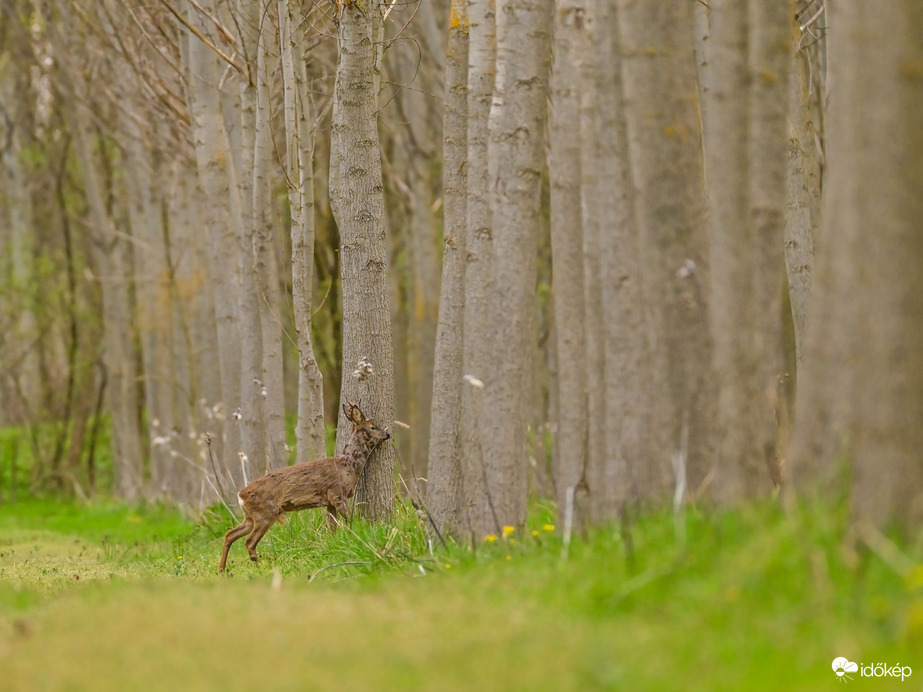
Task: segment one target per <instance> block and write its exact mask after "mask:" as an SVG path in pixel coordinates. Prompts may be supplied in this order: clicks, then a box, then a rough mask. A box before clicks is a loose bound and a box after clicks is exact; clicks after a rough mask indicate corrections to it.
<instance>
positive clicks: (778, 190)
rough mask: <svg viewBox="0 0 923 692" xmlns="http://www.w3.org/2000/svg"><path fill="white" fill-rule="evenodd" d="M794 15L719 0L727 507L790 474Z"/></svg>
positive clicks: (715, 142)
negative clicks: (788, 198) (787, 262)
mask: <svg viewBox="0 0 923 692" xmlns="http://www.w3.org/2000/svg"><path fill="white" fill-rule="evenodd" d="M789 22H790V17H789V15H788V13H787V10H786V8H785V6H784V5H782V4H776V5H773V6H772V7H769V6H767V7H765V8H763V7H762V3H759V2H756V3H754V4H753V6H752V9H751V11H750V12H748V9H747V7H746V6H742V5H740V4H739V3H734V2H716V3H713V4H712V34H711V41H710V47H709V50H710V52H711V55H712V58H713V65H712V68H711V69H712V76H713V78H714V85H713V87H712V90H711V91H710V92H709V95H710V96H711V98H710V100H709V103H708V105H707V111H706V112H707V113H708V123H709V125H708V131H709V132H710V133H713V134H712V136H711V137H709V138H708V139H706V140H705V152H706V165H707V179H708V186H709V187H708V195H709V214H710V249H711V266H712V293H711V301H712V306H711V307H712V338H713V340H714V344H715V352H714V363H715V373H716V376H717V379H718V383H719V395H718V419H719V420H718V424H719V427H720V434H719V435H718V438H717V439H718V458H717V464H718V467H717V475H716V478H715V485H714V490H715V494H716V497H717V498H718V500H719V501H720V502H725V503H731V502H737V501H740V500H742V499H745V498H750V497H757V496H759V495H761V494H765V493H766V492H768V490H770V489H771V488H772V482H773V481H775V482H778V480H779V476H778V472H777V466H776V458H775V434H776V425H775V403H776V381H777V378H778V377H779V376H780V375H781V372H780V371H781V354H782V342H781V313H780V308H781V302H780V298H781V295H780V285H781V279H782V274H783V271H784V264H783V243H782V213H783V209H784V208H785V195H786V185H785V171H786V155H785V149H784V148H783V147H784V145H785V134H786V95H787V91H786V88H785V87H786V78H787V69H788V64H789V59H788V54H787V51H786V39H787V36H788V33H789V28H790V24H789ZM742 94H744V95H745V97H744V98H741V95H742Z"/></svg>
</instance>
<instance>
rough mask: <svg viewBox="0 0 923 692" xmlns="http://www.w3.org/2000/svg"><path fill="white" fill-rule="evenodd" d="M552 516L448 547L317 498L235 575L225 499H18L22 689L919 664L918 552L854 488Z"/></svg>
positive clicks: (708, 679) (627, 683) (673, 678)
mask: <svg viewBox="0 0 923 692" xmlns="http://www.w3.org/2000/svg"><path fill="white" fill-rule="evenodd" d="M552 516H553V513H552V508H551V507H549V506H547V505H536V506H534V507H533V508H532V512H531V515H530V519H529V522H528V528H527V529H512V527H510V528H507V529H505V530H504V532H503V533H504V534H505V535H499V536H491V537H485V538H484V539H483V540H481V541H478V543H477V545H476V546H474V548H469V547H467V546H464V545H459V544H455V543H450V545H449V546H448V547H447V548H445V549H442V548H438V547H437V550H436V551H435V553H434V554H430V553H429V550H428V547H427V539H426V533H425V531H424V528H423V526H422V524H421V522H420V521H419V519H418V518H417V516H416V515H415V513H414V512H413V510H412V509H411V508H409V507H407V506H405V505H401V506H400V507H399V509H398V512H397V514H396V517H395V520H394V523H393V524H392V525H383V524H382V525H371V524H368V523H365V522H361V521H357V522H356V523H355V524H354V525H353V526H352V527H350V528H348V529H342V530H340V531H339V532H338V533H337V534H335V535H330V534H328V533H327V531H326V529H325V528H324V526H323V516H322V513H321V512H303V513H300V514H297V515H294V516H292V517H290V520H289V522H288V523H287V524H286V525H284V526H277V527H275V528H273V529H272V530H271V531H270V533H269V534H268V535H267V536H266V538H265V539H264V540H263V542H262V543H261V544H260V553H261V558H262V559H261V562H260V563H258V564H255V565H254V564H251V563H250V562H249V560H248V559H247V555H246V551H245V550H244V549H243V548H242V547H240V546H239V545H236V544H235V548H234V549H232V551H231V560H230V562H229V573H228V574H226V575H220V576H219V575H217V574H215V568H216V564H217V560H218V555H219V553H220V548H221V544H222V540H223V533H224V531H225V530H226V529H227V528H228V527H229V526H231V525H232V523H233V521H232V520H231V518H230V517H228V516H227V513H226V510H224V509H223V508H220V509H216V510H214V511H213V512H210V513H207V514H206V516H205V518H204V519H201V520H197V521H190V520H189V519H186V518H184V517H183V516H182V515H181V514H179V513H178V512H176V511H175V510H172V509H170V508H167V507H161V506H140V507H125V506H120V505H89V506H82V505H73V504H72V505H62V504H56V503H50V502H35V503H32V502H30V503H22V504H7V505H0V668H2V669H3V670H4V671H5V675H4V689H7V690H11V691H16V690H33V689H94V690H121V689H125V688H132V689H145V690H160V689H164V690H172V689H176V685H177V681H178V680H182V687H183V689H187V690H196V689H203V690H204V689H217V688H221V689H231V690H235V689H240V690H244V689H253V688H256V687H259V688H260V689H279V690H301V689H307V688H309V687H311V688H313V687H315V686H328V685H329V686H336V687H343V688H350V687H351V688H358V689H371V688H378V689H438V690H471V689H488V690H535V689H548V690H595V689H638V690H674V689H692V690H709V691H711V690H738V689H747V690H754V689H755V690H778V689H787V690H817V689H824V688H825V687H832V686H833V685H834V684H835V683H836V676H835V675H834V674H833V672H832V669H831V667H830V662H831V661H832V660H833V659H834V658H835V657H837V656H846V657H848V658H849V659H850V660H853V661H857V662H865V663H872V662H885V661H886V662H889V663H891V664H898V663H901V664H902V665H908V666H911V667H913V668H914V669H915V673H916V674H917V675H920V674H923V660H921V659H920V658H919V653H918V652H919V651H920V650H921V645H923V565H921V564H920V555H913V554H906V553H905V552H904V551H901V550H900V549H899V548H898V547H897V546H896V545H895V544H893V543H891V542H889V541H888V539H886V538H884V537H880V541H881V544H880V545H877V547H875V548H870V547H869V546H867V545H866V544H864V543H861V542H860V543H853V542H852V540H851V539H850V541H846V540H844V536H849V535H851V534H850V533H849V532H848V531H846V519H845V516H844V512H842V511H841V510H839V509H838V508H833V509H831V508H829V507H807V508H801V509H798V510H795V511H792V512H790V513H784V512H782V511H780V510H779V508H778V507H776V506H775V505H766V506H761V507H758V508H751V509H743V510H737V511H733V512H723V513H718V514H711V515H709V514H704V513H701V512H696V511H690V512H689V513H688V514H687V516H686V517H685V518H684V519H683V522H682V524H680V523H678V522H677V521H676V519H675V517H673V516H672V515H671V514H669V513H661V514H654V515H648V516H644V517H642V518H640V519H639V520H638V521H637V522H636V523H635V524H634V525H633V526H632V528H631V529H630V531H628V532H626V531H625V530H623V529H620V528H614V527H607V528H600V529H596V530H593V531H591V532H590V533H589V534H587V535H585V536H580V537H575V538H574V540H573V541H572V543H571V544H570V546H569V549H568V551H567V558H566V559H565V558H564V552H565V551H564V540H563V536H562V535H561V527H560V526H556V525H554V523H553V521H552ZM680 527H681V528H682V530H680ZM882 546H886V548H882ZM891 553H893V554H891ZM894 555H898V556H900V557H899V558H898V559H896V558H895V557H894ZM78 577H79V578H78ZM48 651H54V652H55V655H54V656H53V657H49V656H48V654H47V652H48ZM914 652H916V654H915V653H914ZM88 662H89V663H92V665H88ZM864 682H868V681H864ZM888 684H889V683H887V682H882V681H876V689H889V687H888ZM897 684H900V683H899V682H898V683H897Z"/></svg>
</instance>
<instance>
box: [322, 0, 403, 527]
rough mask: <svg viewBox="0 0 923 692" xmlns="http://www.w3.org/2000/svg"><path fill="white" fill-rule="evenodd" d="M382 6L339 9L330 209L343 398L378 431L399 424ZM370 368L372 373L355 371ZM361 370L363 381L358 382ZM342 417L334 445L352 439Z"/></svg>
mask: <svg viewBox="0 0 923 692" xmlns="http://www.w3.org/2000/svg"><path fill="white" fill-rule="evenodd" d="M381 21H382V17H381V4H380V3H379V2H372V3H369V2H364V3H362V4H360V3H359V2H356V1H355V0H354V1H352V2H350V1H348V0H344V2H343V4H342V5H341V8H340V11H339V27H338V32H337V40H338V45H339V56H338V59H337V74H336V83H335V86H334V101H333V122H332V125H331V146H330V207H331V210H332V211H333V216H334V219H335V220H336V222H337V226H338V227H339V229H340V277H341V280H342V296H343V384H342V393H341V398H342V400H343V403H345V402H346V401H347V400H352V401H355V402H362V403H363V404H364V405H363V410H364V412H365V413H366V415H367V416H368V417H370V418H372V419H374V420H375V421H376V422H377V423H378V424H379V425H381V426H390V425H391V423H392V422H393V419H394V357H393V353H392V344H391V312H390V307H389V297H388V280H387V269H388V255H387V248H386V244H385V228H384V196H383V194H382V173H381V153H380V151H379V143H378V118H377V115H378V84H379V74H380V54H379V46H380V42H381V38H380V24H381ZM361 360H366V361H368V362H370V363H371V365H372V369H373V373H372V374H366V373H364V372H362V368H359V367H357V365H358V363H359V362H360V361H361ZM354 370H359V373H358V374H359V375H360V377H353V371H354ZM349 430H350V424H349V423H348V421H347V420H346V417H345V414H343V413H341V414H340V418H339V424H338V426H337V447H338V448H342V447H343V445H345V444H346V439H347V437H348V436H349ZM393 473H394V450H393V447H392V445H390V444H384V445H379V446H378V447H377V448H376V450H375V451H374V452H373V453H372V456H371V457H370V459H369V461H368V463H367V465H366V470H365V472H364V479H363V482H362V486H361V487H360V488H359V489H357V495H356V507H357V508H359V509H360V511H361V512H362V514H364V515H365V516H368V517H371V518H373V519H382V518H385V517H387V516H389V515H390V514H391V513H392V511H393V509H394V480H393Z"/></svg>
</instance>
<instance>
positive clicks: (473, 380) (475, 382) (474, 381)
mask: <svg viewBox="0 0 923 692" xmlns="http://www.w3.org/2000/svg"><path fill="white" fill-rule="evenodd" d="M462 379H464V380H465V382H467V383H468V384H470V385H471V386H472V387H477V388H478V389H484V382H483V381H482V380H479V379H478V378H477V377H475V376H474V375H465V376H464V378H462Z"/></svg>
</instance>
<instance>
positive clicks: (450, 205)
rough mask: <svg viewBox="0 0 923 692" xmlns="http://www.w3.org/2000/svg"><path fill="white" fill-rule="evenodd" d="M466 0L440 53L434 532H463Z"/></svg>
mask: <svg viewBox="0 0 923 692" xmlns="http://www.w3.org/2000/svg"><path fill="white" fill-rule="evenodd" d="M467 3H468V0H452V7H451V13H450V17H449V44H448V49H447V51H446V73H445V108H444V121H443V163H442V180H443V197H444V200H445V202H444V207H443V208H444V211H443V219H444V228H445V232H444V234H445V242H444V246H443V252H442V289H441V292H440V295H439V323H438V329H437V331H436V351H435V365H434V370H433V404H432V419H431V424H430V436H429V470H428V472H427V476H426V477H427V478H428V481H429V482H428V485H427V493H426V496H427V501H428V505H429V506H428V509H429V511H430V512H431V513H432V516H433V519H434V521H435V522H436V525H437V526H438V527H439V529H440V531H441V532H442V533H443V534H445V533H458V532H459V531H460V530H463V528H464V527H463V520H464V497H463V495H462V490H463V488H464V484H463V479H462V469H461V463H460V444H461V440H460V438H459V432H460V424H461V420H460V419H461V402H462V387H463V381H462V377H463V375H464V372H463V369H462V358H463V352H462V344H463V334H464V317H465V252H466V250H465V222H466V206H467V205H466V201H467V200H466V192H467V184H468V179H467V168H466V163H467V160H466V154H467V148H468V123H467V116H468V84H467V80H468V7H467Z"/></svg>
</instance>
